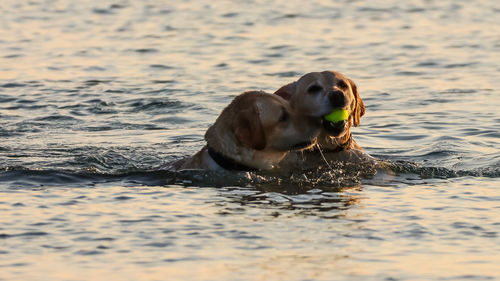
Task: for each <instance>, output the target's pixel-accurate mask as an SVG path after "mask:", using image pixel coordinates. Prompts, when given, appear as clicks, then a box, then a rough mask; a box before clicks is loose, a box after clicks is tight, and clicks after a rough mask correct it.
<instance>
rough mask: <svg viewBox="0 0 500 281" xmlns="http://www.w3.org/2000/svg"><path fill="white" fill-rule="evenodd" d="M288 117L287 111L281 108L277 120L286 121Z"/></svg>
mask: <svg viewBox="0 0 500 281" xmlns="http://www.w3.org/2000/svg"><path fill="white" fill-rule="evenodd" d="M288 118H290V116H289V115H288V112H286V110H282V111H281V115H280V119H279V121H280V122H286V121H288Z"/></svg>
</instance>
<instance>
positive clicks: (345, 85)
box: [337, 80, 348, 90]
mask: <svg viewBox="0 0 500 281" xmlns="http://www.w3.org/2000/svg"><path fill="white" fill-rule="evenodd" d="M337 87H339V88H340V89H342V90H345V89H347V88H348V87H347V83H346V82H345V81H344V80H339V82H337Z"/></svg>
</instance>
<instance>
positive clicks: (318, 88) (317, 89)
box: [307, 85, 323, 94]
mask: <svg viewBox="0 0 500 281" xmlns="http://www.w3.org/2000/svg"><path fill="white" fill-rule="evenodd" d="M322 90H323V87H321V86H319V85H311V86H309V88H307V92H308V93H310V94H315V93H317V92H320V91H322Z"/></svg>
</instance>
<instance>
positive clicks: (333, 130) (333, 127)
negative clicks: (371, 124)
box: [323, 119, 347, 137]
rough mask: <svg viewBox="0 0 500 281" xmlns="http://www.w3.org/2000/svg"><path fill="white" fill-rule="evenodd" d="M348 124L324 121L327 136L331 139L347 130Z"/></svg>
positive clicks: (345, 122)
mask: <svg viewBox="0 0 500 281" xmlns="http://www.w3.org/2000/svg"><path fill="white" fill-rule="evenodd" d="M346 124H347V121H346V120H343V121H340V122H335V123H334V122H332V121H327V120H325V119H323V128H324V129H325V131H326V132H327V134H328V135H329V136H331V137H338V136H340V134H342V132H343V131H344V129H345V126H346Z"/></svg>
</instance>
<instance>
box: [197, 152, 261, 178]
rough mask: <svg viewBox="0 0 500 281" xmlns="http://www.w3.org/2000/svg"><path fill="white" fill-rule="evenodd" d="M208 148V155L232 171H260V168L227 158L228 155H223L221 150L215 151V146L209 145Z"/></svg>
mask: <svg viewBox="0 0 500 281" xmlns="http://www.w3.org/2000/svg"><path fill="white" fill-rule="evenodd" d="M207 150H208V155H210V157H212V159H213V160H214V161H215V163H217V165H219V166H221V167H222V168H224V169H226V170H230V171H245V172H251V171H258V170H259V169H256V168H252V167H249V166H246V165H243V164H240V163H238V162H236V161H234V160H233V159H230V158H227V157H226V156H224V155H222V154H221V153H220V152H217V151H215V150H214V149H213V148H211V147H210V146H207Z"/></svg>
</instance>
